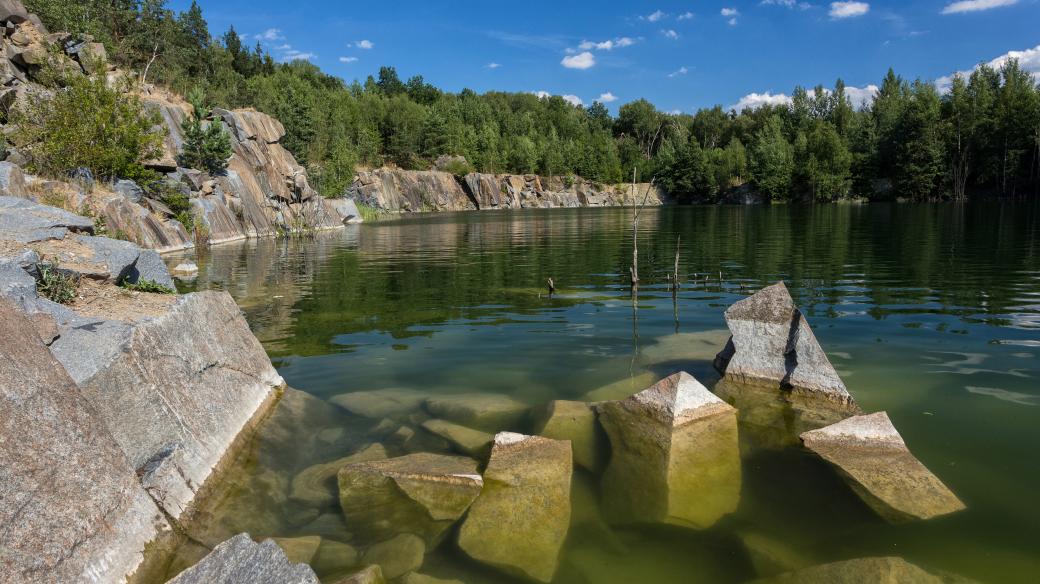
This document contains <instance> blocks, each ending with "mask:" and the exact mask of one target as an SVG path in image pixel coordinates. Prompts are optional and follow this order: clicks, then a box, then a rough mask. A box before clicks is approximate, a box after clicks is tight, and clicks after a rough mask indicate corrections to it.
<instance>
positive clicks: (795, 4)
mask: <svg viewBox="0 0 1040 584" xmlns="http://www.w3.org/2000/svg"><path fill="white" fill-rule="evenodd" d="M759 4H760V5H762V6H783V7H784V8H797V9H798V10H808V9H810V8H812V4H809V3H808V2H799V1H798V0H762V1H761V2H759Z"/></svg>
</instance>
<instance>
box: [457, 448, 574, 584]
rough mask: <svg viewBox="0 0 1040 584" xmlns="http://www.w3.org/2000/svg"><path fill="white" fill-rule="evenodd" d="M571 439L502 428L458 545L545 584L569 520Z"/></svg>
mask: <svg viewBox="0 0 1040 584" xmlns="http://www.w3.org/2000/svg"><path fill="white" fill-rule="evenodd" d="M572 464H573V460H572V458H571V447H570V443H569V442H566V441H561V440H552V439H550V438H542V437H540V436H524V435H522V434H514V433H511V432H501V433H499V434H498V435H496V436H495V443H494V446H493V447H492V449H491V458H490V460H489V461H488V465H487V469H486V470H485V471H484V489H483V491H482V492H481V493H480V496H479V497H478V498H477V500H476V501H474V502H473V505H472V506H471V507H470V510H469V513H468V514H467V515H466V520H465V521H464V522H463V523H462V527H461V528H460V530H459V547H460V548H462V550H463V551H464V552H466V554H468V555H469V556H470V557H472V558H473V559H475V560H478V561H481V562H484V563H486V564H489V565H492V566H495V567H497V568H499V569H501V570H503V571H505V572H507V573H510V574H514V575H518V576H522V577H527V578H531V579H533V580H537V581H540V582H550V581H551V580H552V579H553V575H554V574H555V573H556V567H557V564H558V561H559V556H560V549H561V548H562V546H563V542H564V540H565V539H566V537H567V531H568V529H569V527H570V520H571V474H572V472H573V471H572Z"/></svg>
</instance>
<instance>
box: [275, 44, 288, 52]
mask: <svg viewBox="0 0 1040 584" xmlns="http://www.w3.org/2000/svg"><path fill="white" fill-rule="evenodd" d="M291 48H292V45H290V44H289V43H286V44H284V45H278V46H277V47H275V48H274V50H276V51H288V50H289V49H291Z"/></svg>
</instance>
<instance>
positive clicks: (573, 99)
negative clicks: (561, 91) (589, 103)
mask: <svg viewBox="0 0 1040 584" xmlns="http://www.w3.org/2000/svg"><path fill="white" fill-rule="evenodd" d="M560 97H562V98H563V101H565V102H567V103H569V104H571V105H585V104H584V103H583V102H582V101H581V98H580V97H578V96H577V95H571V94H569V93H568V94H567V95H562V96H560Z"/></svg>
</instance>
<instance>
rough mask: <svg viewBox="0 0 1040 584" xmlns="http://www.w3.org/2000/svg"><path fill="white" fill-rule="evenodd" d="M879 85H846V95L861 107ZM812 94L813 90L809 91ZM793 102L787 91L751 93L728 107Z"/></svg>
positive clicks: (743, 108) (857, 107)
mask: <svg viewBox="0 0 1040 584" xmlns="http://www.w3.org/2000/svg"><path fill="white" fill-rule="evenodd" d="M823 92H824V93H825V94H827V95H830V94H831V93H832V91H831V90H830V89H824V90H823ZM877 92H878V86H877V85H868V86H866V87H854V86H851V85H850V86H846V87H845V96H846V97H848V98H849V102H851V103H852V107H854V108H856V109H859V108H862V107H863V106H866V105H869V104H870V102H871V100H873V99H874V96H875V95H877ZM809 93H810V95H812V91H810V92H809ZM790 103H791V96H789V95H787V94H786V93H771V92H768V91H767V92H765V93H749V94H747V95H745V96H744V97H742V98H740V101H738V102H737V103H735V104H733V105H731V106H729V108H727V109H733V110H737V111H738V112H739V111H742V110H745V109H756V108H760V107H762V106H764V105H789V104H790Z"/></svg>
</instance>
